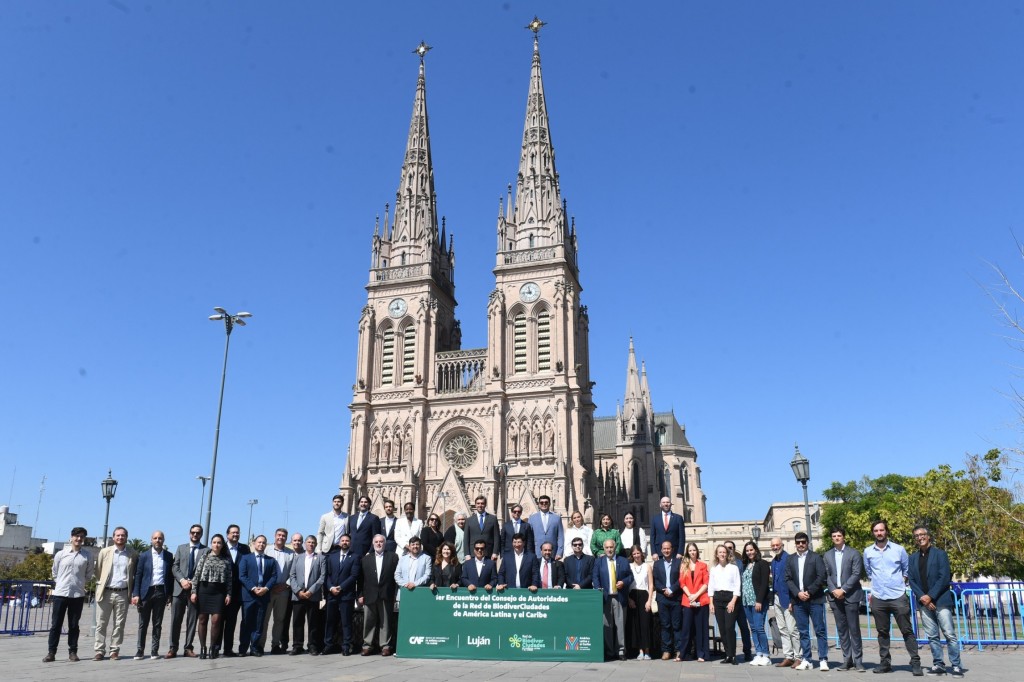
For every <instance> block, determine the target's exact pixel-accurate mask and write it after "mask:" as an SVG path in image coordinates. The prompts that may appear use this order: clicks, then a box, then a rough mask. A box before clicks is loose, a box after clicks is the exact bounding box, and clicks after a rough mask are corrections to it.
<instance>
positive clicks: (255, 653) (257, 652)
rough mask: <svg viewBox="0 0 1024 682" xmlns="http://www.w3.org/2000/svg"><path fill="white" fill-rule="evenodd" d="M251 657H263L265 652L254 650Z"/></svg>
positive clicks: (250, 653)
mask: <svg viewBox="0 0 1024 682" xmlns="http://www.w3.org/2000/svg"><path fill="white" fill-rule="evenodd" d="M249 655H250V656H255V657H257V658H259V657H260V656H262V655H263V652H262V651H260V650H259V649H253V650H252V651H250V652H249Z"/></svg>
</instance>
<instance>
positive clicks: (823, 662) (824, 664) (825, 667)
mask: <svg viewBox="0 0 1024 682" xmlns="http://www.w3.org/2000/svg"><path fill="white" fill-rule="evenodd" d="M818 670H826V671H827V670H828V661H827V660H825V659H824V658H823V659H821V661H820V662H819V663H818Z"/></svg>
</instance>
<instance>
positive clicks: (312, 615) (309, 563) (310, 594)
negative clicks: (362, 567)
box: [288, 535, 324, 656]
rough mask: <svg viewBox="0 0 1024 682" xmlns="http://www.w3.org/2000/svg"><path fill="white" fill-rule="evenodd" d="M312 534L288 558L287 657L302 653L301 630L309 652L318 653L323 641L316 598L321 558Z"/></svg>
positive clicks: (320, 583) (320, 586)
mask: <svg viewBox="0 0 1024 682" xmlns="http://www.w3.org/2000/svg"><path fill="white" fill-rule="evenodd" d="M316 546H317V541H316V536H315V535H307V536H306V551H305V552H303V553H302V554H299V555H296V557H295V558H294V559H293V560H292V572H291V575H289V576H288V585H289V586H290V587H291V588H292V649H291V651H289V652H288V655H289V656H297V655H298V654H301V653H302V644H303V641H305V637H304V636H303V635H304V633H305V632H307V631H308V633H309V655H310V656H319V655H320V645H321V644H323V639H324V638H323V630H322V629H321V627H320V597H321V596H322V595H323V585H324V559H323V555H322V554H316Z"/></svg>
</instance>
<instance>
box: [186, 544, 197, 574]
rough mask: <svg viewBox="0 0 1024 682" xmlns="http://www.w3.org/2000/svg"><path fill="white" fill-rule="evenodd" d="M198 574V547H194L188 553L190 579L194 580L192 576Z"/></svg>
mask: <svg viewBox="0 0 1024 682" xmlns="http://www.w3.org/2000/svg"><path fill="white" fill-rule="evenodd" d="M195 572H196V547H195V545H192V548H191V549H190V550H189V551H188V579H189V580H192V576H193V575H195Z"/></svg>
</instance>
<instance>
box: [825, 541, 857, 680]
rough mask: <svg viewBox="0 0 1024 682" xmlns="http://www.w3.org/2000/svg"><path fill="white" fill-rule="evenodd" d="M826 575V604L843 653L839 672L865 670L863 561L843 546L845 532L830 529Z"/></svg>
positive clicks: (853, 551) (845, 545)
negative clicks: (862, 607) (863, 644)
mask: <svg viewBox="0 0 1024 682" xmlns="http://www.w3.org/2000/svg"><path fill="white" fill-rule="evenodd" d="M825 571H826V572H827V573H828V578H827V586H828V594H827V595H826V597H827V598H828V603H829V605H830V606H831V607H832V616H833V617H834V618H835V621H836V631H837V632H838V633H839V644H840V646H841V647H842V651H843V665H842V666H840V668H839V669H840V670H857V672H860V671H862V670H864V648H863V646H862V644H861V637H860V607H861V604H863V603H864V590H863V589H862V588H861V586H860V579H861V577H862V576H863V575H864V559H863V557H861V555H860V552H858V551H857V550H855V549H854V548H853V547H850V546H848V545H847V544H846V531H845V530H844V529H843V528H841V527H839V526H837V527H835V528H833V529H832V549H830V550H828V551H827V552H825Z"/></svg>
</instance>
